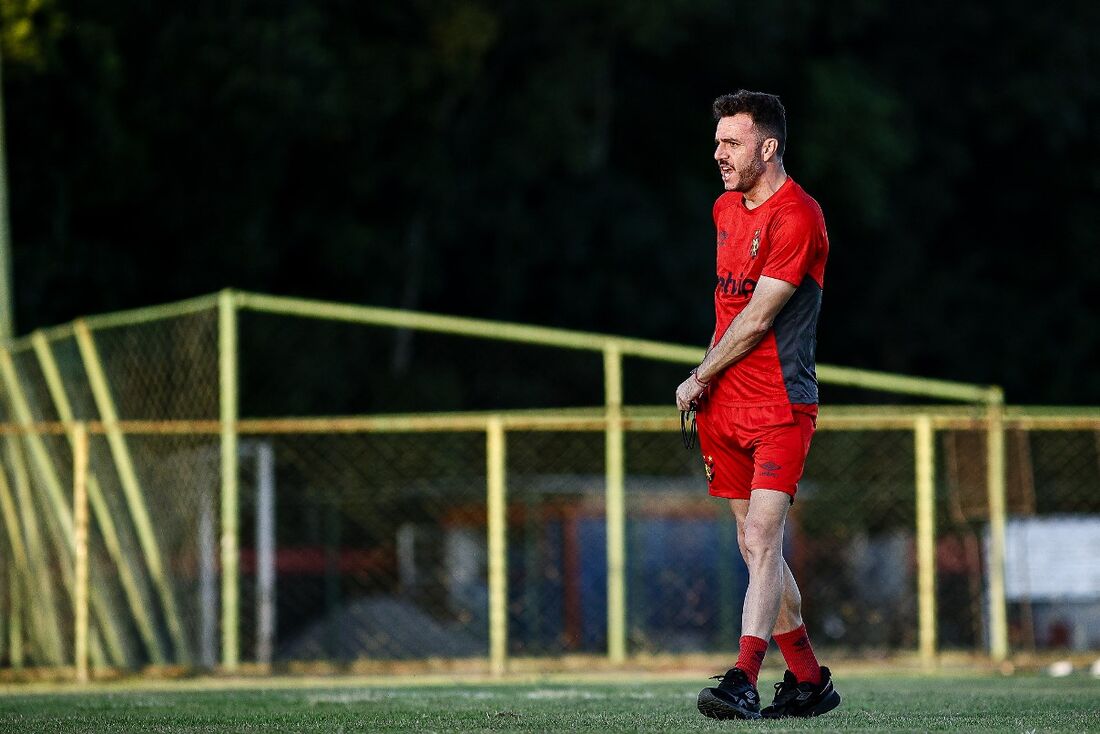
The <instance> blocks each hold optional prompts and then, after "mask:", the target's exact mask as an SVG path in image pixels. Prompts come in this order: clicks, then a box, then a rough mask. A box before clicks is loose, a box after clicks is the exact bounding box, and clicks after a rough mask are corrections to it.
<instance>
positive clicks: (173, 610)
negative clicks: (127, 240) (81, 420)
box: [73, 319, 191, 665]
mask: <svg viewBox="0 0 1100 734" xmlns="http://www.w3.org/2000/svg"><path fill="white" fill-rule="evenodd" d="M73 334H74V336H75V337H76V343H77V346H78V347H79V349H80V356H81V359H82V360H83V362H84V371H85V372H86V373H87V375H88V384H89V386H90V387H91V389H92V397H93V398H94V399H95V403H96V408H97V409H98V410H99V415H100V418H101V419H102V421H103V430H104V432H105V433H106V434H107V445H108V446H109V447H110V449H111V457H112V458H113V459H114V462H115V468H116V469H117V470H118V478H119V483H120V484H121V485H122V493H123V495H124V496H125V498H126V504H127V507H128V508H129V510H130V517H131V519H132V520H133V522H134V530H135V531H136V532H137V536H138V542H139V544H140V545H141V550H142V552H143V553H144V554H145V563H146V566H147V567H148V569H149V576H150V578H151V579H152V581H153V586H154V587H155V588H156V590H157V594H158V595H159V596H160V602H161V606H162V607H163V609H164V618H165V621H166V622H167V624H168V634H169V635H170V636H171V638H172V643H173V644H174V645H175V648H176V655H177V656H178V657H177V659H176V662H178V663H182V664H184V665H187V664H189V663H190V662H191V652H190V647H189V646H188V644H187V638H186V637H185V635H184V632H183V623H182V621H181V619H180V614H179V606H178V605H177V604H176V595H175V592H174V591H173V590H172V581H171V579H169V578H168V574H167V571H166V570H165V568H164V563H163V562H162V560H161V555H160V547H159V546H158V545H157V539H156V534H155V533H154V532H153V523H152V521H151V520H150V519H149V510H148V509H147V507H146V504H145V496H144V494H143V493H142V491H141V486H140V485H139V484H138V479H137V472H136V471H135V470H134V461H133V458H132V457H131V456H130V449H129V447H128V446H127V444H126V437H125V436H124V435H123V434H122V430H121V429H120V428H119V426H118V411H117V410H116V408H115V402H114V399H113V398H112V397H111V389H110V387H109V385H108V383H107V375H106V373H105V372H104V369H103V362H102V360H101V359H100V357H99V350H98V349H96V345H95V340H94V339H93V338H92V332H91V330H90V329H89V328H88V324H87V323H85V322H84V321H83V320H82V319H77V320H76V321H74V322H73Z"/></svg>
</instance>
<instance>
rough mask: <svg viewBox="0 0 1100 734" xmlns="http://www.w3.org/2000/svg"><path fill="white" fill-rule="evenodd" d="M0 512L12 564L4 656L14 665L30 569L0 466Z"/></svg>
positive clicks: (18, 664) (19, 653) (19, 656)
mask: <svg viewBox="0 0 1100 734" xmlns="http://www.w3.org/2000/svg"><path fill="white" fill-rule="evenodd" d="M0 515H3V517H4V530H5V533H6V534H7V537H8V544H9V545H11V559H12V565H11V566H10V567H9V568H8V588H9V590H10V594H11V609H10V610H9V611H10V613H11V614H10V620H11V621H10V624H9V626H8V651H9V653H8V656H9V659H10V660H11V665H12V667H13V668H15V669H17V670H18V669H20V668H22V667H23V586H24V585H25V584H29V583H31V571H30V566H29V563H28V560H27V548H26V546H25V545H24V544H23V533H22V531H21V530H20V529H19V516H18V513H17V511H16V509H15V500H13V499H12V496H11V487H10V486H9V485H8V476H7V472H5V471H4V468H3V467H2V466H0Z"/></svg>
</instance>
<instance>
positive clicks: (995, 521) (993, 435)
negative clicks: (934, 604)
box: [986, 387, 1008, 662]
mask: <svg viewBox="0 0 1100 734" xmlns="http://www.w3.org/2000/svg"><path fill="white" fill-rule="evenodd" d="M987 425H988V428H987V430H988V432H989V436H988V449H989V453H988V458H987V461H986V465H987V467H988V472H987V482H988V492H989V656H990V657H991V658H993V660H994V661H995V662H1001V661H1003V660H1004V659H1005V658H1007V657H1008V606H1007V602H1006V599H1005V512H1006V508H1005V434H1004V392H1003V391H1002V390H1001V389H1000V388H999V387H992V388H990V389H989V403H988V416H987Z"/></svg>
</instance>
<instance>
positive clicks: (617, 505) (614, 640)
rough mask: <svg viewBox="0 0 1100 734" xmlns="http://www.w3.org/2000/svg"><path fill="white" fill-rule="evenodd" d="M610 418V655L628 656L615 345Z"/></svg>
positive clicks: (607, 351) (606, 362)
mask: <svg viewBox="0 0 1100 734" xmlns="http://www.w3.org/2000/svg"><path fill="white" fill-rule="evenodd" d="M603 372H604V398H605V411H606V414H605V415H606V419H607V432H606V454H607V457H606V464H607V467H606V470H607V499H606V503H607V505H606V506H607V657H608V660H609V661H610V662H611V663H613V664H618V663H622V662H623V661H624V660H625V659H626V483H625V475H626V471H625V466H624V464H625V461H626V459H625V451H624V448H623V357H622V352H621V351H620V350H619V348H618V346H616V345H615V344H608V345H607V346H606V347H604V352H603Z"/></svg>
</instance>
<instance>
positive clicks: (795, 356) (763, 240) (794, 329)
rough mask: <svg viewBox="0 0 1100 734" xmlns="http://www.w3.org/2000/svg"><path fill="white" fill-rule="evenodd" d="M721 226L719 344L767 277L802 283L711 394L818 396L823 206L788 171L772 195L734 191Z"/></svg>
mask: <svg viewBox="0 0 1100 734" xmlns="http://www.w3.org/2000/svg"><path fill="white" fill-rule="evenodd" d="M714 226H715V228H716V229H717V233H718V242H717V276H718V285H717V287H716V288H715V289H714V316H715V329H714V339H713V341H712V344H713V343H715V342H717V341H718V340H719V339H720V338H721V337H722V335H723V334H724V333H725V332H726V329H728V328H729V325H730V324H731V323H732V322H733V319H734V318H735V317H736V316H737V315H738V314H739V313H741V311H743V310H744V309H745V307H746V306H747V305H748V303H749V300H750V299H751V298H752V294H753V291H754V290H755V289H756V284H757V282H759V280H760V278H761V277H762V276H768V277H770V278H778V279H779V280H784V281H786V282H788V283H790V284H791V285H793V286H794V287H795V292H794V294H793V295H792V296H791V298H790V300H788V301H787V303H786V304H785V305H784V306H783V308H782V310H781V311H780V312H779V314H778V316H776V319H775V322H774V323H773V324H772V328H771V329H770V330H769V331H768V333H767V334H766V335H765V336H764V338H763V339H761V340H760V342H759V343H758V344H757V345H756V346H755V347H754V348H753V349H752V351H750V352H749V353H748V354H746V355H745V356H744V357H742V358H741V359H740V360H738V361H737V362H734V363H733V364H732V365H730V366H729V367H728V368H726V369H725V370H724V371H723V372H722V373H721V374H720V375H719V376H718V380H717V383H716V384H715V385H714V388H713V390H712V392H711V397H710V399H711V400H712V401H714V402H716V403H719V404H722V405H728V406H735V407H753V406H770V405H807V404H816V403H817V402H818V393H817V371H816V365H815V353H816V349H817V319H818V315H819V314H820V312H821V293H822V288H823V287H824V282H825V261H826V259H827V258H828V255H829V237H828V234H827V233H826V231H825V218H824V216H823V215H822V213H821V207H820V206H818V204H817V202H816V201H814V200H813V198H811V197H810V195H809V194H807V193H806V192H805V191H804V190H803V189H802V187H801V186H799V185H798V184H797V183H795V181H794V179H792V178H790V177H788V178H787V180H786V181H785V182H784V183H783V185H782V186H780V187H779V190H778V191H776V192H775V193H774V194H772V196H771V197H770V198H769V199H768V200H767V201H765V202H764V203H763V204H761V205H760V206H758V207H756V208H755V209H748V208H746V206H745V203H744V195H743V194H741V193H739V192H734V191H728V192H726V193H724V194H723V195H722V196H720V197H719V198H718V200H717V201H716V202H715V203H714Z"/></svg>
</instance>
